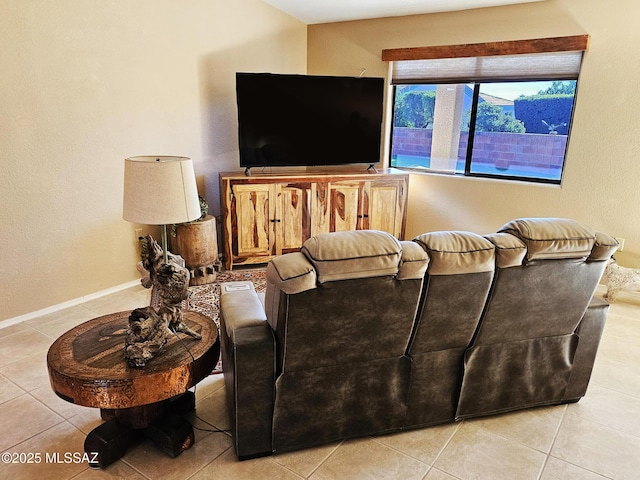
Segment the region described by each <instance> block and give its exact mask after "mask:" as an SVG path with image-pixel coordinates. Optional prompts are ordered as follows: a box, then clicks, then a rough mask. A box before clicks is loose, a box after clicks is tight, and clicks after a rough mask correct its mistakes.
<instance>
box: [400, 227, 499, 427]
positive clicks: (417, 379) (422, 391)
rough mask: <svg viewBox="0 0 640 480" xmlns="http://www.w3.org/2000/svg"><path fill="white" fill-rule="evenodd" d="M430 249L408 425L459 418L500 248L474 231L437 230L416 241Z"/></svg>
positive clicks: (413, 351)
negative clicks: (467, 356)
mask: <svg viewBox="0 0 640 480" xmlns="http://www.w3.org/2000/svg"><path fill="white" fill-rule="evenodd" d="M414 241H415V242H417V243H418V244H419V245H420V246H421V247H422V248H423V249H424V250H425V251H426V252H427V254H428V256H429V266H428V268H427V275H426V277H425V281H424V293H423V300H422V304H421V309H420V311H419V315H418V317H417V318H416V323H415V326H414V333H413V336H412V338H411V342H410V345H409V348H408V350H407V354H408V356H409V357H410V358H411V382H410V386H409V392H408V395H409V398H408V411H407V419H406V421H405V427H406V428H414V427H418V426H424V425H432V424H437V423H443V422H451V421H453V420H454V418H455V414H456V408H457V403H458V394H459V392H460V384H461V383H462V373H463V369H462V367H463V359H464V353H465V351H466V349H467V347H468V346H469V344H470V343H471V339H472V338H473V334H474V332H475V331H476V328H477V326H478V322H479V321H480V316H481V315H482V311H483V309H484V305H485V302H486V300H487V296H488V294H489V289H490V288H491V282H492V280H493V274H494V270H495V248H494V246H493V244H492V243H491V242H490V241H488V240H487V239H485V238H483V237H481V236H480V235H477V234H475V233H470V232H433V233H425V234H423V235H420V236H418V237H417V238H416V239H415V240H414Z"/></svg>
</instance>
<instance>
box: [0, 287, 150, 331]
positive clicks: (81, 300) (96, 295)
mask: <svg viewBox="0 0 640 480" xmlns="http://www.w3.org/2000/svg"><path fill="white" fill-rule="evenodd" d="M136 285H140V280H132V281H130V282H127V283H123V284H121V285H116V286H115V287H111V288H107V289H105V290H100V291H99V292H95V293H91V294H89V295H85V296H83V297H78V298H74V299H73V300H68V301H66V302H63V303H59V304H57V305H52V306H51V307H47V308H43V309H40V310H36V311H35V312H29V313H25V314H24V315H19V316H17V317H13V318H7V319H6V320H2V321H0V329H2V328H5V327H10V326H11V325H15V324H17V323H21V322H24V321H26V320H31V319H32V318H36V317H41V316H42V315H47V314H49V313H54V312H59V311H60V310H64V309H65V308H69V307H74V306H76V305H80V304H81V303H84V302H88V301H89V300H94V299H96V298H100V297H104V296H105V295H111V294H112V293H116V292H119V291H121V290H126V289H127V288H131V287H135V286H136Z"/></svg>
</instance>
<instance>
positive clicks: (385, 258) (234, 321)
mask: <svg viewBox="0 0 640 480" xmlns="http://www.w3.org/2000/svg"><path fill="white" fill-rule="evenodd" d="M427 262H428V259H427V255H426V253H425V252H424V250H422V249H421V248H420V247H419V246H418V245H417V244H416V243H413V242H399V241H398V240H396V239H395V238H394V237H393V236H391V235H389V234H387V233H385V232H379V231H370V230H369V231H354V232H341V233H334V234H324V235H319V236H317V237H313V238H311V239H309V240H308V241H307V242H305V244H304V246H303V248H302V252H301V253H293V254H288V255H284V256H281V257H277V258H274V259H273V260H272V261H271V262H269V265H268V266H267V292H266V302H265V309H266V314H265V311H264V310H262V308H261V306H260V304H259V301H258V300H257V297H256V296H255V295H254V294H253V292H252V290H251V289H249V290H240V291H238V290H237V289H238V288H239V287H240V286H239V285H236V286H235V287H234V285H228V284H223V286H222V295H221V312H222V315H221V317H222V325H221V336H222V337H223V341H222V350H223V365H224V372H225V379H226V388H227V395H228V401H229V405H230V411H231V417H232V419H231V421H232V429H233V433H234V440H235V448H236V453H237V455H238V456H239V457H240V458H249V457H252V456H257V455H264V454H270V453H272V452H279V451H286V450H292V449H297V448H303V447H308V446H311V445H318V444H323V443H328V442H331V441H334V440H339V439H342V438H349V437H355V436H362V435H369V434H375V433H382V432H387V431H396V430H398V429H399V428H401V427H402V425H403V422H404V419H405V416H406V406H407V401H406V392H407V388H408V384H409V377H410V372H411V365H410V359H409V358H408V357H407V356H406V355H405V354H406V350H407V346H408V343H409V340H410V337H411V333H412V329H413V324H414V320H415V317H416V312H417V309H418V305H419V300H420V294H421V288H422V280H423V276H424V271H425V269H426V266H427ZM228 288H231V289H232V290H229V291H225V289H228ZM233 288H235V289H236V290H235V291H233ZM265 320H266V321H265Z"/></svg>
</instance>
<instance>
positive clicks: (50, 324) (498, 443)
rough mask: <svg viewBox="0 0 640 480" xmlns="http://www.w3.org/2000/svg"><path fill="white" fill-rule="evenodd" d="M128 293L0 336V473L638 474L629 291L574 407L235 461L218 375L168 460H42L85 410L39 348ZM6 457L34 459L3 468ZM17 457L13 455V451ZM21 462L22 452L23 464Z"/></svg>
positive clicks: (135, 295)
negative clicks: (189, 439) (192, 430)
mask: <svg viewBox="0 0 640 480" xmlns="http://www.w3.org/2000/svg"><path fill="white" fill-rule="evenodd" d="M147 300H148V292H147V291H146V290H144V289H142V288H141V287H140V288H133V289H129V290H125V291H123V292H119V293H115V294H112V295H109V296H108V297H103V298H100V299H97V300H91V301H88V302H86V303H84V304H82V305H79V306H75V307H71V308H68V309H66V310H64V311H62V312H58V313H55V314H50V315H45V316H42V317H39V318H35V319H32V320H29V321H26V322H23V323H20V324H16V325H12V326H9V327H6V328H3V329H0V451H2V452H3V453H4V454H5V455H3V457H2V458H3V463H1V464H0V478H9V479H11V480H19V479H23V478H24V479H38V480H44V479H48V478H52V479H56V480H63V479H70V478H74V479H93V478H97V479H101V478H127V479H145V478H146V479H187V478H190V479H208V478H222V479H227V480H232V479H272V478H277V479H282V480H286V479H300V478H310V479H313V480H321V479H349V480H353V479H360V478H366V479H403V480H404V479H426V480H446V479H449V480H451V479H462V480H472V479H488V480H500V479H508V480H514V479H523V480H525V479H532V480H537V479H540V480H567V479H570V480H573V479H585V480H587V479H588V480H595V479H602V478H611V479H620V480H622V479H638V478H640V295H637V294H628V295H623V296H622V298H621V299H620V300H619V301H618V302H617V303H616V304H614V305H612V307H611V310H610V314H609V319H608V322H607V326H606V329H605V333H604V337H603V340H602V343H601V346H600V351H599V353H598V358H597V361H596V366H595V368H594V372H593V376H592V379H591V385H590V387H589V391H588V392H587V395H586V396H585V397H584V398H583V399H582V400H581V401H580V402H578V403H575V404H571V405H562V406H556V407H547V408H539V409H532V410H526V411H522V412H517V413H511V414H506V415H502V416H497V417H491V418H482V419H475V420H468V421H464V422H461V423H456V424H450V425H442V426H437V427H433V428H426V429H421V430H414V431H410V432H405V433H400V434H394V435H388V436H382V437H373V438H362V439H357V440H349V441H344V442H340V443H336V444H331V445H325V446H322V447H318V448H312V449H307V450H302V451H298V452H292V453H287V454H280V455H274V456H272V457H266V458H259V459H255V460H248V461H244V462H239V461H237V459H236V457H235V455H234V453H233V449H232V448H231V439H230V438H229V436H228V435H226V434H224V433H213V432H209V431H206V430H207V429H213V428H219V429H228V427H229V420H228V417H227V414H226V406H225V399H224V382H223V380H222V377H221V375H212V376H210V377H208V378H207V379H205V380H204V381H203V382H201V383H200V384H199V385H198V386H197V389H196V399H197V404H196V411H195V412H194V413H192V414H191V418H190V419H191V421H192V422H193V424H194V425H195V426H196V427H199V428H200V429H202V430H196V443H195V445H194V446H193V447H192V448H191V449H189V450H187V451H186V452H184V453H183V454H182V455H180V456H179V457H177V458H175V459H172V458H170V457H167V456H165V455H164V454H162V453H160V452H159V451H157V450H156V449H155V447H154V446H153V445H152V444H151V443H150V442H148V441H145V442H143V443H141V444H139V445H138V446H136V447H134V448H132V449H130V450H129V451H128V452H127V454H126V455H125V456H124V458H122V459H121V460H119V461H118V462H116V463H114V464H112V465H111V466H109V467H108V468H107V469H105V470H92V469H90V468H88V466H87V464H86V463H73V462H72V463H51V462H46V457H45V455H46V454H47V453H48V454H51V453H53V452H59V453H60V454H61V455H62V458H63V459H64V454H65V453H67V452H70V453H71V454H73V453H74V452H78V453H81V452H82V449H83V442H84V437H85V435H86V434H87V433H88V432H89V431H90V430H91V429H93V428H94V427H95V426H97V425H99V424H100V422H101V420H100V416H99V412H98V410H96V409H92V408H87V407H81V406H75V405H72V404H70V403H67V402H65V401H63V400H61V399H59V398H58V397H56V396H55V395H54V393H53V392H52V390H51V387H50V385H49V380H48V375H47V368H46V353H47V350H48V348H49V346H50V345H51V343H52V342H53V340H54V339H56V338H57V337H58V336H59V335H61V334H62V333H64V332H65V331H67V330H68V329H70V328H72V327H73V326H75V325H77V324H79V323H81V322H83V321H86V320H89V319H91V318H93V317H96V316H98V315H104V314H107V313H112V312H115V311H119V310H126V309H130V308H134V307H138V306H143V305H145V304H146V303H147ZM6 453H10V454H14V455H13V458H16V459H18V460H21V459H22V460H28V459H29V458H31V459H32V460H34V461H37V460H36V459H37V454H39V455H40V456H41V461H40V463H31V464H11V463H6V462H4V460H5V458H6ZM20 453H22V454H26V455H23V456H22V457H20V455H18V454H20ZM29 455H31V457H29Z"/></svg>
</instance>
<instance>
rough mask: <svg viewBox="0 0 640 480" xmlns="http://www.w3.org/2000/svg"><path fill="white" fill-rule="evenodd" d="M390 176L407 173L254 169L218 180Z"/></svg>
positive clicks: (312, 179) (269, 180)
mask: <svg viewBox="0 0 640 480" xmlns="http://www.w3.org/2000/svg"><path fill="white" fill-rule="evenodd" d="M391 175H393V176H396V175H397V176H398V178H403V177H408V176H409V174H408V173H407V172H405V171H402V170H397V169H393V168H389V169H384V170H378V171H377V172H374V171H372V170H366V169H364V168H362V169H361V170H344V169H323V170H306V171H301V170H284V169H283V170H277V171H274V172H261V171H258V169H256V171H255V172H251V175H250V176H247V175H245V174H244V172H242V171H237V172H221V173H220V179H221V180H236V181H243V182H245V183H277V182H281V181H288V180H291V179H292V178H293V179H295V180H296V181H309V182H317V181H322V182H327V181H337V180H347V179H354V180H355V179H358V180H376V179H379V178H389V176H391Z"/></svg>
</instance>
